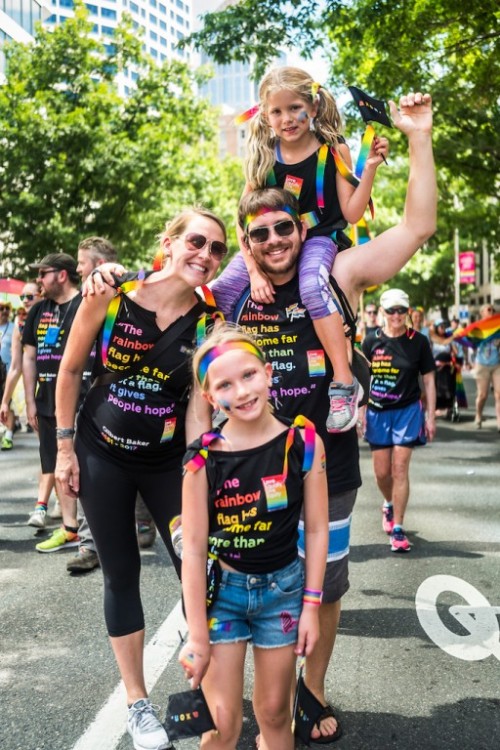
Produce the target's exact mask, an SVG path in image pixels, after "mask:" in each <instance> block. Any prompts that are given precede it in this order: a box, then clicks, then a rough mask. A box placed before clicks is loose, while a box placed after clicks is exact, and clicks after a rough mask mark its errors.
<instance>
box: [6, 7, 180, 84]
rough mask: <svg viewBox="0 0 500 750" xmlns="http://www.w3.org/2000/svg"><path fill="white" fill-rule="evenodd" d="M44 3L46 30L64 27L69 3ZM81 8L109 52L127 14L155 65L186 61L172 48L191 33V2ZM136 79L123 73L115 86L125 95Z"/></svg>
mask: <svg viewBox="0 0 500 750" xmlns="http://www.w3.org/2000/svg"><path fill="white" fill-rule="evenodd" d="M0 2H2V0H0ZM46 2H49V3H50V5H51V9H52V15H51V16H50V17H49V18H48V19H47V21H46V25H47V26H50V25H53V24H59V23H64V21H65V20H66V19H67V18H69V17H70V16H72V15H73V12H74V2H73V0H46ZM85 5H86V6H87V9H88V11H89V21H91V23H92V24H93V29H92V34H93V35H95V36H96V37H98V38H100V39H104V41H105V46H106V47H107V49H108V50H109V51H111V50H112V45H113V35H114V33H115V29H116V26H117V24H118V23H119V22H120V20H121V18H122V15H123V14H124V13H128V14H129V15H130V16H131V17H132V23H133V25H134V27H135V28H136V29H137V30H138V31H140V32H141V33H142V40H143V49H144V51H145V52H147V53H148V54H149V55H151V57H152V58H153V59H154V60H156V61H157V62H158V64H161V63H162V62H163V61H164V60H167V59H168V60H172V59H177V60H183V61H184V62H188V61H189V53H188V52H187V51H184V50H180V49H176V44H177V42H178V41H179V39H182V38H183V37H185V36H187V35H188V34H189V33H190V32H191V27H192V3H191V0H91V2H86V3H85ZM136 78H137V73H136V72H135V71H133V70H127V71H126V73H125V75H124V76H120V77H119V79H118V85H119V88H120V89H121V90H122V92H124V93H125V94H127V93H128V91H129V89H130V86H132V85H133V83H134V80H135V79H136Z"/></svg>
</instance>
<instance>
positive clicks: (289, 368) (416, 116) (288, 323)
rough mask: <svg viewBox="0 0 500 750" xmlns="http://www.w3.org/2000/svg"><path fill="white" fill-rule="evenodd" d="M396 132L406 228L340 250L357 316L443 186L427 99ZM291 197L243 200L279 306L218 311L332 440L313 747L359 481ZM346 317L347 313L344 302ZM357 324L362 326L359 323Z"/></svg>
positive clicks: (276, 395)
mask: <svg viewBox="0 0 500 750" xmlns="http://www.w3.org/2000/svg"><path fill="white" fill-rule="evenodd" d="M391 114H392V117H393V120H394V123H395V125H396V127H398V128H399V129H400V130H402V131H403V132H404V133H405V134H406V135H407V137H408V140H409V147H410V178H409V184H408V191H407V197H406V205H405V213H404V217H403V219H402V220H401V222H400V223H399V224H398V225H397V226H395V227H392V228H391V229H389V230H388V231H386V232H384V233H383V234H381V235H379V236H378V237H376V238H375V239H373V240H371V241H370V242H368V243H366V244H364V245H362V246H358V247H351V248H349V249H347V250H344V251H343V252H342V253H339V255H338V256H337V258H336V260H335V264H334V268H333V274H334V276H335V279H336V282H337V284H338V286H339V287H340V289H341V290H342V292H343V295H344V298H345V300H346V301H347V303H348V305H349V306H350V308H351V309H352V310H356V309H357V307H358V303H359V298H360V295H361V293H362V292H363V291H364V290H365V289H366V288H367V287H369V286H372V285H375V284H381V283H383V282H385V281H387V280H388V279H389V278H391V277H392V276H393V275H394V274H395V273H397V272H398V271H399V270H400V269H401V268H402V267H403V266H404V265H405V263H406V262H407V261H408V260H409V259H410V258H411V257H412V255H413V254H414V253H415V252H416V251H417V250H418V248H419V247H420V246H421V245H422V244H423V243H424V242H425V241H426V239H427V238H428V237H429V236H430V235H432V234H433V232H434V231H435V226H436V205H437V199H436V181H435V171H434V162H433V155H432V139H431V130H432V107H431V98H430V96H429V95H422V94H409V95H408V96H405V97H402V99H401V102H400V110H399V111H398V110H397V109H396V106H395V105H394V104H393V103H391ZM297 211H298V204H297V202H296V201H295V199H294V197H293V196H292V195H290V194H289V193H286V192H285V191H283V190H281V189H277V188H267V189H263V190H258V191H254V192H251V193H248V194H247V195H245V196H244V197H243V199H242V201H241V203H240V207H239V214H238V221H239V224H240V226H241V228H242V230H244V232H245V242H246V245H247V249H248V252H249V253H251V254H252V255H253V257H254V259H255V261H256V262H257V264H258V265H259V266H260V267H261V268H262V269H263V270H264V271H265V272H266V273H267V274H268V275H269V277H270V278H271V280H272V282H273V285H274V288H275V300H274V302H273V303H272V304H257V303H255V302H254V301H253V300H252V299H251V297H250V295H249V291H247V292H245V294H244V295H243V297H242V298H241V299H240V300H238V301H237V303H236V304H235V303H234V300H233V299H232V294H231V289H227V288H224V286H223V285H222V284H221V282H217V281H216V282H215V283H214V284H213V286H212V290H213V292H214V295H215V298H216V301H217V305H218V307H219V308H220V309H222V310H223V312H224V313H225V314H226V315H227V316H228V317H231V318H232V319H233V320H235V321H236V322H238V323H239V324H240V325H242V326H243V327H244V328H245V329H246V330H247V331H248V332H251V333H252V334H253V335H254V336H255V337H256V339H257V341H258V343H259V344H260V345H261V346H262V347H263V348H264V349H265V350H266V353H267V356H268V357H269V360H270V361H271V362H272V364H273V385H272V388H271V400H272V403H273V405H274V406H275V409H276V411H277V413H279V414H281V415H283V416H287V417H294V416H296V415H297V414H304V415H306V416H307V417H309V418H310V419H312V420H313V421H314V423H315V424H316V428H317V429H318V431H319V432H320V434H321V437H322V438H323V440H324V442H325V447H326V454H327V475H328V482H329V495H330V544H329V552H328V560H327V573H326V576H325V582H324V589H323V600H322V604H321V606H320V628H321V637H320V641H319V643H318V645H317V646H316V648H315V650H314V653H313V654H312V656H311V657H308V659H307V665H306V683H307V686H308V688H309V689H310V690H311V691H312V692H313V694H314V695H315V696H316V698H317V699H318V700H319V701H320V702H321V704H322V705H323V706H324V711H323V714H322V716H321V717H320V719H319V720H318V724H317V726H315V727H314V728H313V730H312V733H311V740H312V741H314V740H316V741H321V742H322V743H327V742H329V741H330V742H331V741H334V740H336V739H338V737H339V736H340V729H339V724H338V721H337V719H336V718H335V715H334V711H333V709H332V707H331V706H330V705H329V704H328V702H327V699H326V695H325V677H326V672H327V668H328V664H329V661H330V657H331V654H332V651H333V646H334V643H335V636H336V632H337V627H338V622H339V617H340V604H341V597H342V596H343V595H344V593H345V592H346V591H347V589H348V588H349V581H348V555H349V530H350V523H351V515H352V510H353V507H354V501H355V498H356V493H357V489H358V487H359V486H360V484H361V476H360V470H359V451H358V442H357V434H356V430H355V428H352V429H351V430H349V431H348V432H344V433H338V434H332V433H328V432H326V429H325V427H324V425H325V421H326V414H325V410H326V407H327V404H328V399H327V397H326V393H327V390H328V385H329V383H330V380H331V367H330V363H329V362H328V360H327V359H326V357H325V355H324V352H323V350H322V348H321V344H320V342H319V340H318V339H317V337H316V335H315V333H314V328H313V325H312V321H311V320H310V318H309V315H308V313H307V310H306V308H305V306H304V305H303V304H302V302H301V299H300V295H299V285H298V275H297V272H298V256H299V253H300V250H301V245H302V242H303V241H304V238H305V234H306V227H305V225H304V224H303V223H302V222H301V220H300V217H299V215H298V213H297ZM343 307H344V309H345V310H347V306H346V305H345V304H344V305H343ZM354 327H355V326H354Z"/></svg>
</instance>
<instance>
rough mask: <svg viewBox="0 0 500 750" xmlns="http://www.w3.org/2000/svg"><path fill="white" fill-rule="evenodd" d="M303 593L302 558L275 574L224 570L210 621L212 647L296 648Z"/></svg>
mask: <svg viewBox="0 0 500 750" xmlns="http://www.w3.org/2000/svg"><path fill="white" fill-rule="evenodd" d="M303 592H304V566H303V563H302V560H300V559H299V558H297V560H295V561H294V562H293V563H290V565H286V566H285V567H284V568H281V569H280V570H276V571H274V573H260V574H253V573H249V574H246V573H235V572H233V571H229V570H222V580H221V584H220V589H219V593H218V596H217V599H216V601H215V604H214V605H213V607H212V608H211V610H210V613H209V618H208V629H209V635H210V643H236V642H237V641H252V643H253V645H254V646H258V647H259V648H279V647H281V646H290V645H293V644H295V643H296V642H297V632H298V623H299V617H300V613H301V612H302V596H303Z"/></svg>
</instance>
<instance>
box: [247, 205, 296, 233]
mask: <svg viewBox="0 0 500 750" xmlns="http://www.w3.org/2000/svg"><path fill="white" fill-rule="evenodd" d="M275 211H285V212H286V213H287V214H289V215H290V216H291V217H292V219H294V221H297V222H299V221H300V216H299V214H298V213H297V211H296V210H295V209H294V208H292V207H291V206H287V205H286V204H284V205H283V206H275V207H274V208H270V207H268V206H263V207H262V208H259V210H258V211H256V212H255V213H254V214H247V215H246V216H245V227H244V229H245V232H246V231H247V229H248V227H249V226H250V224H251V223H252V221H254V220H255V219H256V218H257V216H263V215H264V214H271V213H274V212H275Z"/></svg>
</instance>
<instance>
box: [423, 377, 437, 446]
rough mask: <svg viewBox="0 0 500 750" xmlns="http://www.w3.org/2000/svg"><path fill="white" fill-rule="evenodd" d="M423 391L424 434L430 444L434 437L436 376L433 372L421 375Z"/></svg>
mask: <svg viewBox="0 0 500 750" xmlns="http://www.w3.org/2000/svg"><path fill="white" fill-rule="evenodd" d="M422 380H423V383H424V391H425V434H426V435H427V440H428V441H429V442H432V441H433V440H434V437H435V435H436V376H435V374H434V370H432V371H431V372H427V373H426V374H425V375H422Z"/></svg>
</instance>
